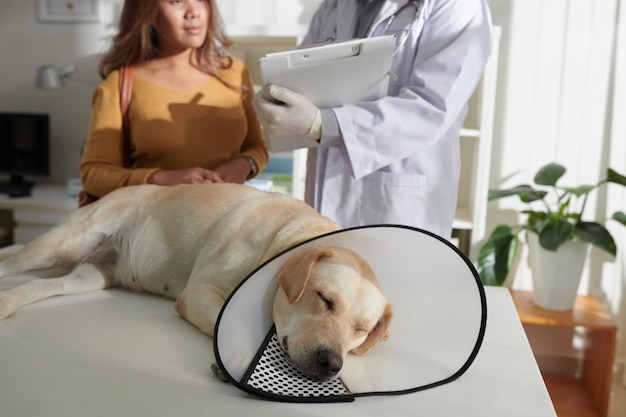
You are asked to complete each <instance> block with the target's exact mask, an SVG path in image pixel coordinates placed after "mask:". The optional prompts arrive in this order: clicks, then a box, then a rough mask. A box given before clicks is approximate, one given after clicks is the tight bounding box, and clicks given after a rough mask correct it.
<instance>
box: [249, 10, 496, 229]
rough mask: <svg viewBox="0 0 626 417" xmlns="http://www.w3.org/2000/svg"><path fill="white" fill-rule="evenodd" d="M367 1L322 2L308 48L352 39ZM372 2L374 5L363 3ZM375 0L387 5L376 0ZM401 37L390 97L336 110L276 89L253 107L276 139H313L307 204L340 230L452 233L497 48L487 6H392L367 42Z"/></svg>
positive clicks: (371, 27)
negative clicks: (386, 227)
mask: <svg viewBox="0 0 626 417" xmlns="http://www.w3.org/2000/svg"><path fill="white" fill-rule="evenodd" d="M359 1H360V0H325V1H324V2H323V3H322V4H321V5H320V7H319V9H318V10H317V12H316V13H315V15H314V17H313V19H312V21H311V24H310V27H309V31H308V33H307V35H306V37H305V38H304V40H303V42H302V45H311V44H317V43H322V42H327V41H331V40H346V39H350V38H353V37H354V36H355V25H356V22H357V20H358V15H359V12H358V11H359ZM365 1H366V2H367V1H368V0H365ZM372 1H374V2H378V1H380V0H372ZM385 34H395V35H396V51H395V55H394V58H393V64H392V71H393V73H394V74H395V75H396V76H397V78H396V79H394V78H392V79H390V82H389V89H388V95H387V96H386V97H384V98H382V99H379V100H376V101H373V102H359V103H354V104H351V105H345V106H342V107H338V108H332V109H317V108H316V107H315V106H314V105H313V104H312V103H311V102H310V101H309V100H308V99H307V98H306V97H304V96H302V95H300V94H298V93H295V92H293V91H290V90H288V89H285V88H277V87H278V86H271V87H270V89H269V92H270V94H271V95H273V96H274V97H275V98H276V99H278V100H280V101H282V102H285V103H286V104H287V106H279V105H275V104H273V103H271V102H270V101H268V100H265V99H264V98H263V97H262V95H261V93H258V94H257V95H256V96H255V99H254V105H255V108H256V110H257V114H258V116H259V120H260V121H261V123H262V125H263V127H264V129H265V130H266V131H268V133H272V134H278V135H280V134H284V135H293V134H306V135H308V136H311V137H314V138H315V139H318V140H319V143H320V146H319V148H317V149H316V150H315V149H313V150H310V151H309V161H308V168H307V190H306V194H307V196H306V199H307V202H309V203H310V204H311V205H313V206H314V207H315V208H316V209H317V210H318V211H319V212H321V213H322V214H324V215H326V216H328V217H330V218H331V219H333V220H335V221H337V222H338V223H339V224H340V225H341V226H342V227H350V226H357V225H365V224H378V223H395V224H406V225H411V226H415V227H419V228H423V229H426V230H429V231H431V232H434V233H436V234H438V235H440V236H443V237H446V238H447V237H449V236H450V234H451V231H452V221H453V218H454V214H455V207H456V199H457V188H458V177H459V171H460V151H459V131H460V129H461V126H462V124H463V121H464V119H465V115H466V112H467V101H468V99H469V98H470V96H471V94H472V92H473V91H474V89H475V87H476V85H477V83H478V81H479V80H480V77H481V75H482V72H483V68H484V66H485V63H486V61H487V58H488V56H489V53H490V51H491V17H490V13H489V9H488V6H487V4H486V0H424V1H421V0H417V1H408V2H407V1H406V0H385V1H382V6H381V7H380V10H379V11H378V12H377V13H376V14H375V17H374V18H373V22H372V24H371V25H369V29H368V30H367V33H366V36H370V37H371V36H380V35H385Z"/></svg>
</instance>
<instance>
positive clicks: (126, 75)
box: [120, 66, 133, 167]
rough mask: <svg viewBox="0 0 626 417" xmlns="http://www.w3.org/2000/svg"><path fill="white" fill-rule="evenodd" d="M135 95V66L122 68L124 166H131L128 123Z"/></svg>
mask: <svg viewBox="0 0 626 417" xmlns="http://www.w3.org/2000/svg"><path fill="white" fill-rule="evenodd" d="M132 95H133V67H130V66H125V67H121V68H120V110H121V112H122V133H123V134H124V146H123V149H122V152H123V153H122V155H123V156H124V161H123V162H124V166H126V167H130V126H129V123H128V107H129V106H130V100H131V98H132Z"/></svg>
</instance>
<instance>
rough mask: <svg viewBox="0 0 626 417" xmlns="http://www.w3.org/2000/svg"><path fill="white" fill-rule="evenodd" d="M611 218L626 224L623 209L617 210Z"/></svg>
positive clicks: (625, 215)
mask: <svg viewBox="0 0 626 417" xmlns="http://www.w3.org/2000/svg"><path fill="white" fill-rule="evenodd" d="M611 218H612V219H613V220H617V221H618V222H620V223H621V224H623V225H624V226H626V214H624V212H623V211H616V212H615V213H613V216H612V217H611Z"/></svg>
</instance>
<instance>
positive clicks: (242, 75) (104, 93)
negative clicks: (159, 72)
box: [80, 58, 268, 197]
mask: <svg viewBox="0 0 626 417" xmlns="http://www.w3.org/2000/svg"><path fill="white" fill-rule="evenodd" d="M221 75H222V77H223V78H224V80H225V82H226V83H228V84H229V85H231V86H232V87H229V86H227V85H225V84H224V83H222V82H221V81H220V80H218V79H217V78H215V77H211V78H209V79H208V80H207V81H206V82H205V83H203V84H202V85H200V86H199V87H197V88H196V89H194V90H192V91H188V92H176V91H172V90H168V89H167V88H164V87H161V86H159V85H157V84H154V83H152V82H149V81H147V80H144V79H142V78H140V77H137V76H135V77H134V78H133V92H132V99H131V104H130V107H129V110H128V120H129V126H130V157H131V160H133V161H134V165H133V166H132V168H127V167H124V166H123V161H124V158H122V152H121V150H122V149H123V134H122V116H121V111H120V93H119V84H118V83H119V72H118V71H113V72H111V73H110V74H109V75H108V76H107V78H106V79H105V80H104V81H103V82H102V83H101V84H100V85H99V86H98V87H97V88H96V90H95V91H94V93H93V98H92V114H91V123H90V127H89V134H88V136H87V141H86V143H85V148H84V152H83V157H82V161H81V164H80V173H81V179H82V182H83V188H84V189H85V191H87V192H88V193H90V194H92V195H95V196H98V197H101V196H103V195H104V194H106V193H108V192H110V191H113V190H114V189H116V188H119V187H123V186H127V185H138V184H145V183H146V181H147V179H148V177H149V176H150V175H151V174H152V173H153V172H154V171H156V170H157V169H165V170H175V169H182V168H190V167H197V166H199V167H204V168H208V169H214V168H216V167H217V166H219V165H221V164H223V163H225V162H228V161H229V160H231V159H233V158H235V157H238V156H250V157H252V158H253V159H254V161H255V162H256V165H257V167H258V170H259V172H260V171H261V170H263V168H264V167H265V166H266V165H267V158H268V155H267V145H266V142H265V139H264V137H263V133H262V131H261V126H260V124H259V122H258V120H257V117H256V114H255V112H254V109H253V107H252V97H253V95H254V91H253V89H252V81H251V78H250V75H249V72H248V69H247V68H246V67H245V65H244V64H243V63H242V62H241V61H239V60H237V59H234V58H233V65H232V67H231V68H229V69H226V70H222V73H221ZM241 86H245V87H247V91H245V92H242V91H241V89H240V87H241Z"/></svg>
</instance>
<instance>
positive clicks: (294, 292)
mask: <svg viewBox="0 0 626 417" xmlns="http://www.w3.org/2000/svg"><path fill="white" fill-rule="evenodd" d="M331 256H333V253H332V251H330V250H322V249H313V250H309V251H307V252H304V253H302V254H300V255H296V256H292V257H291V259H289V260H288V261H287V262H285V264H284V265H283V266H282V268H280V270H279V271H278V274H276V278H277V279H278V284H280V286H281V288H282V289H283V291H285V294H287V299H288V300H289V304H293V303H296V302H297V301H298V300H299V299H300V297H302V294H303V293H304V289H305V288H306V285H307V282H308V281H309V277H310V276H311V271H312V270H313V266H314V265H315V264H316V263H317V262H318V261H319V260H321V259H323V258H329V257H331Z"/></svg>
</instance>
